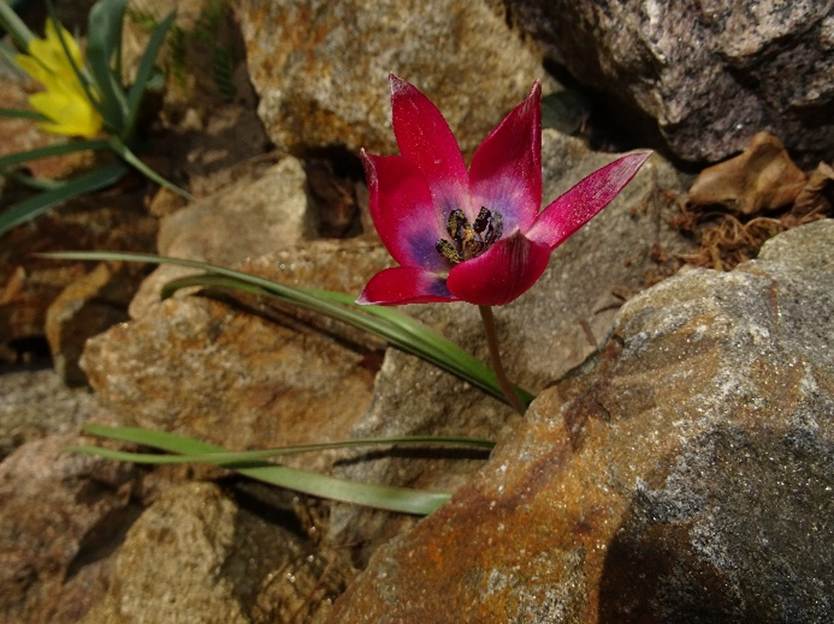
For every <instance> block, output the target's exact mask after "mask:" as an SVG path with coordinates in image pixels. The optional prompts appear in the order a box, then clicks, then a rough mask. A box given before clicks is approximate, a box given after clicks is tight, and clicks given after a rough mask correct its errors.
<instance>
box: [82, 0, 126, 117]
mask: <svg viewBox="0 0 834 624" xmlns="http://www.w3.org/2000/svg"><path fill="white" fill-rule="evenodd" d="M126 5H127V0H99V2H96V3H95V4H94V5H93V8H92V9H90V14H89V16H88V17H87V62H88V63H89V65H90V71H91V72H92V74H93V78H94V79H95V82H96V85H97V86H98V88H99V92H100V93H101V98H102V104H103V107H104V110H105V111H107V119H108V121H109V122H110V123H111V125H112V126H113V127H114V129H116V130H117V131H118V132H122V130H123V129H124V127H125V120H126V117H127V98H126V97H125V94H124V91H123V90H122V85H121V76H118V75H116V72H115V69H114V67H113V61H114V54H115V53H116V52H117V51H118V49H119V47H120V45H121V43H120V42H121V36H122V35H121V33H122V21H123V19H124V13H125V6H126Z"/></svg>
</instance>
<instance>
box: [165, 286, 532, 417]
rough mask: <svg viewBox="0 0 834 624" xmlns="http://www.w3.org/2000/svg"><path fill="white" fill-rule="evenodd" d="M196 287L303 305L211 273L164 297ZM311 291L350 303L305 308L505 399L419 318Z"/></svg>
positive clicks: (480, 368)
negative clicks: (328, 309)
mask: <svg viewBox="0 0 834 624" xmlns="http://www.w3.org/2000/svg"><path fill="white" fill-rule="evenodd" d="M273 284H274V283H273ZM192 286H203V287H206V286H207V287H219V288H228V289H232V290H242V291H245V292H249V293H252V294H255V295H260V296H267V297H275V298H277V299H279V300H282V301H284V302H286V303H291V304H295V305H299V304H298V303H297V302H295V301H292V300H290V299H288V298H287V296H286V294H285V293H284V292H282V291H283V289H284V288H286V287H282V289H281V290H276V289H274V288H269V287H267V288H264V287H262V286H256V285H254V284H251V283H249V282H247V281H243V280H240V279H237V278H233V277H228V276H225V275H211V274H202V275H189V276H186V277H181V278H178V279H175V280H171V281H170V282H169V283H168V284H166V285H165V286H164V287H163V289H162V296H163V298H164V297H166V296H170V294H172V293H173V292H175V291H176V290H179V289H181V288H188V287H192ZM307 292H308V293H312V294H313V296H314V297H316V298H318V299H319V301H320V304H319V305H321V303H323V302H332V303H336V302H341V301H348V302H349V305H345V304H340V303H337V307H336V312H335V313H331V312H325V311H323V310H322V309H321V308H320V307H317V306H306V305H303V304H301V305H302V306H303V307H308V308H309V309H313V310H314V311H318V312H322V313H324V314H328V315H329V316H331V317H333V318H338V319H339V320H341V321H344V322H346V323H349V324H350V325H353V326H354V327H358V328H360V329H364V330H365V331H368V332H370V333H374V334H376V335H378V336H381V337H382V338H385V339H386V340H387V341H388V342H390V343H391V344H393V345H394V346H396V347H398V348H400V349H402V350H403V351H407V352H408V353H411V354H413V355H416V356H418V357H421V358H423V359H424V360H427V361H428V362H430V363H432V364H434V365H435V366H438V367H440V368H442V369H444V370H447V371H449V372H451V373H452V374H454V375H457V376H458V377H461V378H462V379H465V380H466V381H468V382H469V383H471V384H473V385H474V386H477V387H478V388H481V389H482V390H484V391H485V392H487V393H488V394H491V395H492V396H494V397H495V398H497V399H499V400H500V401H505V397H504V394H503V392H501V389H500V386H499V385H498V380H497V378H496V376H495V373H493V372H492V370H491V369H490V368H489V367H488V366H487V365H486V364H484V363H483V362H481V361H480V360H478V359H477V358H475V357H473V356H471V355H469V354H468V353H466V352H465V351H463V349H461V348H460V347H458V346H457V345H455V344H454V343H453V342H451V341H448V340H446V339H445V338H443V337H442V336H440V335H439V334H436V333H435V332H433V331H432V330H431V329H429V328H428V327H426V326H425V325H422V324H421V323H419V321H417V320H415V319H412V318H410V317H407V318H409V320H410V321H411V326H410V327H409V328H408V329H407V330H404V329H403V326H404V325H406V323H403V322H402V321H401V322H400V323H392V322H390V321H389V316H390V315H389V313H390V312H392V310H390V309H387V308H382V307H381V306H361V307H360V306H357V305H355V304H354V303H353V298H352V297H351V296H350V295H346V294H345V293H333V292H330V291H324V290H319V289H316V290H314V291H311V290H307ZM336 295H338V296H336ZM351 307H352V308H353V309H354V310H356V312H355V313H351ZM396 314H399V315H400V316H406V315H404V314H402V313H400V312H397V313H396ZM374 317H376V318H374ZM438 344H442V345H444V346H443V348H440V347H438V346H437V345H438ZM521 393H522V397H524V398H525V399H527V397H529V399H528V400H527V403H528V404H529V402H530V401H532V400H533V397H532V395H530V394H529V393H527V392H526V391H524V390H521Z"/></svg>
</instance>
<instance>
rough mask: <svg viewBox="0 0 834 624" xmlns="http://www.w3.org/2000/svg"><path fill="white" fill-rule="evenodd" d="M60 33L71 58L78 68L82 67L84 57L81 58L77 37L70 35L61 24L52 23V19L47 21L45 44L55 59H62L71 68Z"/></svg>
mask: <svg viewBox="0 0 834 624" xmlns="http://www.w3.org/2000/svg"><path fill="white" fill-rule="evenodd" d="M56 26H57V27H56ZM59 33H60V35H61V36H63V39H64V43H65V44H66V46H67V50H68V51H69V53H70V57H71V58H72V60H73V62H74V63H75V65H76V67H81V63H82V62H83V57H82V56H81V48H80V47H79V46H78V42H77V41H76V40H75V37H73V36H72V35H71V34H70V32H69V31H68V30H67V29H66V28H64V27H63V26H62V25H61V24H58V23H56V22H54V21H52V20H51V19H48V20H46V39H45V43H46V44H47V46H48V47H49V49H50V51H51V54H52V56H53V58H57V59H60V60H61V63H62V64H63V65H64V66H67V67H71V65H70V64H69V62H68V60H67V55H66V52H65V51H64V46H63V45H61V38H60V37H59ZM30 45H31V44H30Z"/></svg>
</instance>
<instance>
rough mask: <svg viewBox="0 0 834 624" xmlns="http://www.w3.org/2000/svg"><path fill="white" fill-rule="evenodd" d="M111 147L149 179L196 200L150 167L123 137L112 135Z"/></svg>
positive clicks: (191, 199)
mask: <svg viewBox="0 0 834 624" xmlns="http://www.w3.org/2000/svg"><path fill="white" fill-rule="evenodd" d="M109 145H110V149H112V150H113V151H114V152H116V153H117V154H118V155H119V156H120V157H121V158H122V159H123V160H124V161H125V162H126V163H127V164H129V165H130V166H131V167H133V168H134V169H136V170H137V171H138V172H139V173H141V174H142V175H144V176H145V177H147V178H148V179H150V180H152V181H153V182H156V183H157V184H159V186H164V187H165V188H167V189H168V190H170V191H173V192H174V193H176V194H177V195H180V196H181V197H184V198H185V199H187V200H188V201H194V196H193V195H192V194H191V193H189V192H188V191H186V190H185V189H182V188H180V187H179V186H177V185H176V184H174V183H173V182H169V181H168V180H166V179H165V178H163V177H162V176H161V175H159V174H158V173H157V172H156V171H154V170H153V169H151V168H150V167H148V166H147V165H146V164H145V163H143V162H142V161H141V160H140V159H139V157H138V156H137V155H136V154H134V153H133V152H132V151H131V150H130V148H129V147H128V146H127V145H125V144H124V143H123V142H122V141H121V139H119V138H117V137H110V142H109Z"/></svg>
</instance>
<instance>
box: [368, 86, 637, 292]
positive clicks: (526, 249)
mask: <svg viewBox="0 0 834 624" xmlns="http://www.w3.org/2000/svg"><path fill="white" fill-rule="evenodd" d="M390 82H391V108H392V113H393V126H394V134H395V135H396V138H397V145H398V146H399V148H400V155H399V156H374V155H371V154H367V153H365V152H364V151H363V152H362V158H363V161H364V164H365V172H366V177H367V181H368V188H369V190H370V210H371V217H372V218H373V221H374V225H375V226H376V229H377V231H378V232H379V236H380V238H381V239H382V242H383V243H384V244H385V247H386V248H387V249H388V251H389V252H390V253H391V255H392V256H393V257H394V259H395V260H396V261H397V262H398V263H399V264H400V266H399V267H395V268H391V269H385V270H384V271H381V272H379V273H377V274H376V275H374V276H373V278H371V280H370V282H368V284H367V285H366V286H365V289H364V291H363V292H362V294H361V295H360V297H359V299H358V300H357V302H358V303H375V304H382V305H397V304H405V303H428V302H433V301H468V302H470V303H474V304H477V305H480V306H491V305H501V304H505V303H509V302H510V301H512V300H514V299H515V298H517V297H518V296H519V295H521V294H522V293H523V292H525V291H526V290H527V289H528V288H530V287H531V286H532V285H533V284H534V283H535V282H536V280H538V279H539V277H541V275H542V273H543V272H544V270H545V268H546V267H547V262H548V260H549V258H550V253H551V252H552V251H553V250H554V249H555V248H556V247H557V246H559V245H560V244H561V243H562V242H563V241H565V240H566V239H567V238H568V237H569V236H570V235H571V234H573V233H574V232H575V231H576V230H578V229H579V228H580V227H582V226H583V225H584V224H585V223H587V222H588V221H589V220H590V219H591V218H592V217H593V216H594V215H596V214H597V213H598V212H599V211H600V210H602V209H603V208H605V206H607V205H608V203H609V202H610V201H611V200H612V199H614V197H616V195H617V194H618V193H619V192H620V191H621V190H622V188H623V187H624V186H625V185H626V184H628V182H629V181H630V180H631V179H632V178H633V177H634V175H635V174H636V173H637V170H638V169H639V168H640V166H641V165H642V164H643V163H644V162H645V161H646V159H647V158H648V157H649V155H650V154H651V152H646V151H643V152H633V153H630V154H626V155H625V156H622V157H620V158H618V159H616V160H615V161H614V162H612V163H610V164H608V165H606V166H604V167H602V168H601V169H598V170H596V171H594V172H593V173H592V174H590V175H589V176H588V177H586V178H585V179H583V180H582V181H581V182H579V183H578V184H577V185H576V186H574V187H573V188H571V189H570V190H569V191H568V192H567V193H565V194H564V195H562V196H560V197H558V198H557V199H555V200H554V201H553V202H551V203H550V204H548V206H547V207H546V208H545V209H544V210H542V211H539V207H540V206H541V194H542V175H541V112H540V100H541V87H540V85H539V83H538V82H536V83H535V84H534V85H533V88H532V89H531V90H530V94H529V95H528V96H527V98H526V99H525V100H524V101H523V102H521V104H519V105H518V106H517V107H516V108H515V109H513V110H512V111H511V112H510V113H509V114H508V115H507V116H506V117H505V118H504V120H503V121H502V122H501V123H500V124H498V126H497V127H496V128H495V129H494V130H493V131H492V132H490V133H489V135H487V137H486V138H485V139H484V140H483V142H482V143H481V144H480V146H479V147H478V149H477V150H475V154H474V156H473V157H472V163H471V164H470V166H469V169H468V170H467V168H466V165H465V163H464V161H463V155H462V154H461V151H460V147H459V146H458V143H457V141H456V140H455V137H454V135H453V134H452V132H451V130H450V129H449V126H448V124H447V123H446V120H445V119H444V118H443V115H442V114H441V113H440V111H439V110H438V109H437V107H435V106H434V104H432V103H431V101H430V100H429V99H428V98H427V97H426V96H425V95H423V93H421V92H420V91H419V90H418V89H417V88H416V87H414V85H412V84H409V83H408V82H406V81H404V80H401V79H400V78H398V77H396V76H394V75H392V76H390Z"/></svg>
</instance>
